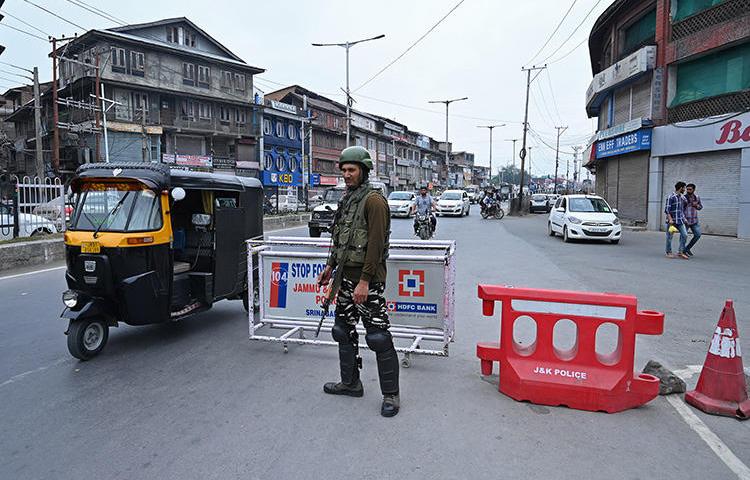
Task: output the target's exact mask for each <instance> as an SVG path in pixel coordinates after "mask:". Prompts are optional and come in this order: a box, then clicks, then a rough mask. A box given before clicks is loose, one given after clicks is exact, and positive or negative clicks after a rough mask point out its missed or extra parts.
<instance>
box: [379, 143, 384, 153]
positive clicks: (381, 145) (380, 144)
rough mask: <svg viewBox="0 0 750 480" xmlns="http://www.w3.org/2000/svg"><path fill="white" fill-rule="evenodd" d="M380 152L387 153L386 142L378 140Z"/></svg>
mask: <svg viewBox="0 0 750 480" xmlns="http://www.w3.org/2000/svg"><path fill="white" fill-rule="evenodd" d="M378 153H385V143H383V142H378Z"/></svg>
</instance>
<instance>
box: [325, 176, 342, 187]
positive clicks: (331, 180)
mask: <svg viewBox="0 0 750 480" xmlns="http://www.w3.org/2000/svg"><path fill="white" fill-rule="evenodd" d="M338 183H339V177H335V176H332V175H321V176H320V184H321V185H333V186H335V185H338Z"/></svg>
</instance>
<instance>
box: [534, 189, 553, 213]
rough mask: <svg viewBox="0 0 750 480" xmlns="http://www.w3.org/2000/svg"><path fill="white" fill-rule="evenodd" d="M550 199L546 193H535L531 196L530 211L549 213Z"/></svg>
mask: <svg viewBox="0 0 750 480" xmlns="http://www.w3.org/2000/svg"><path fill="white" fill-rule="evenodd" d="M551 205H552V204H551V203H550V200H549V199H548V198H547V195H546V194H544V193H535V194H533V195H532V196H531V200H530V201H529V213H534V212H539V211H541V212H544V213H549V211H550V208H551Z"/></svg>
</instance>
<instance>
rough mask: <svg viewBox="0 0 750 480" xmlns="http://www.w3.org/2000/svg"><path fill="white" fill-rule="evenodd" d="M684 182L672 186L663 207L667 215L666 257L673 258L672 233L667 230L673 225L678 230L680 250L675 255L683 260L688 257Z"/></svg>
mask: <svg viewBox="0 0 750 480" xmlns="http://www.w3.org/2000/svg"><path fill="white" fill-rule="evenodd" d="M683 193H685V182H677V183H676V184H675V186H674V192H672V193H671V194H669V196H668V197H667V205H666V206H665V207H664V213H665V214H666V215H667V257H668V258H675V256H674V255H673V254H672V235H673V233H672V232H670V231H669V229H670V227H672V226H674V227H675V228H676V229H677V231H679V232H680V250H679V253H678V254H677V256H678V257H679V258H682V259H684V260H688V259H689V258H690V257H688V256H687V254H686V253H685V250H686V248H685V243H686V242H687V229H686V228H685V204H686V203H687V202H686V201H685V197H684V196H683Z"/></svg>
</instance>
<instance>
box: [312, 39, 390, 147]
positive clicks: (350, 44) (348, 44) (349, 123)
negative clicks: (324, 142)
mask: <svg viewBox="0 0 750 480" xmlns="http://www.w3.org/2000/svg"><path fill="white" fill-rule="evenodd" d="M383 37H385V34H381V35H377V36H375V37H372V38H365V39H362V40H355V41H353V42H350V41H346V42H344V43H313V44H312V46H313V47H342V48H344V49H346V146H347V147H348V146H350V145H351V141H350V138H351V133H350V131H351V126H352V116H351V105H352V99H351V95H350V90H349V49H350V48H351V47H353V46H354V45H356V44H358V43H362V42H369V41H370V40H379V39H381V38H383Z"/></svg>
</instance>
